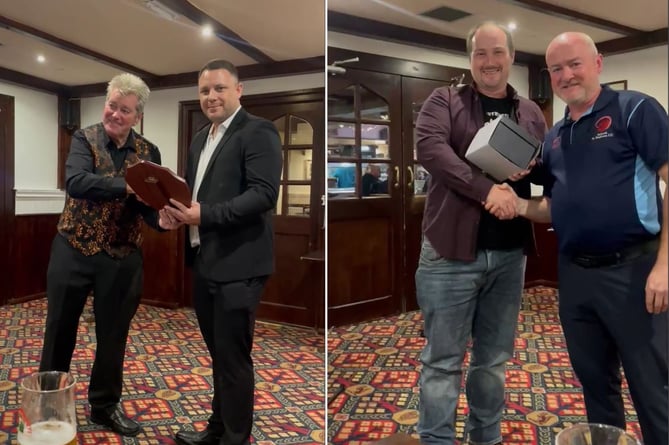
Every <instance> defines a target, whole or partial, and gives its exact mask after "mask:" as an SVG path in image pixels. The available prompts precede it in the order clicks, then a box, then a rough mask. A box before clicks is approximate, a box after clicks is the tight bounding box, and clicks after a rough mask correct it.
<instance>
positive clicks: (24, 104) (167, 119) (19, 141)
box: [0, 73, 325, 214]
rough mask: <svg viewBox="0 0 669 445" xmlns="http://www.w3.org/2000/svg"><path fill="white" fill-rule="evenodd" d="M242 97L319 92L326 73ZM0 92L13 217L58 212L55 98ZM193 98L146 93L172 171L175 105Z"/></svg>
mask: <svg viewBox="0 0 669 445" xmlns="http://www.w3.org/2000/svg"><path fill="white" fill-rule="evenodd" d="M243 83H244V94H245V95H252V94H264V93H271V92H279V91H292V90H301V89H305V88H322V87H324V85H325V74H324V73H315V74H304V75H297V76H289V77H277V78H267V79H258V80H249V81H247V82H243ZM0 93H2V94H7V95H10V96H14V97H15V109H16V114H15V134H16V144H15V171H16V190H17V197H16V214H38V213H60V212H61V211H62V210H63V204H64V195H63V193H62V192H61V191H59V190H57V183H58V182H57V169H58V167H57V165H58V99H57V97H56V96H55V95H50V94H47V93H39V92H35V91H33V90H29V89H26V88H22V87H15V86H12V85H5V84H3V83H0ZM194 99H197V87H196V86H193V87H188V88H176V89H169V90H156V91H152V92H151V96H150V98H149V102H148V104H147V106H146V108H145V110H144V134H145V135H146V137H147V138H148V139H149V140H150V141H151V142H153V143H155V144H156V145H157V146H158V147H159V148H160V152H161V155H162V160H163V164H164V165H165V166H167V167H169V168H171V169H172V170H176V168H177V153H178V151H177V144H178V133H179V116H178V113H179V102H180V101H184V100H194ZM103 105H104V97H103V96H100V97H92V98H85V99H82V100H81V126H82V127H85V126H87V125H91V124H94V123H96V122H99V121H100V120H101V118H102V108H103Z"/></svg>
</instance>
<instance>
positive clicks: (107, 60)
mask: <svg viewBox="0 0 669 445" xmlns="http://www.w3.org/2000/svg"><path fill="white" fill-rule="evenodd" d="M0 25H2V26H3V27H4V28H6V29H8V30H10V31H14V32H15V33H17V34H21V35H24V36H27V37H31V38H33V39H37V40H39V41H41V42H44V43H46V44H48V45H51V46H55V47H56V48H60V49H62V50H64V51H67V52H69V53H72V54H75V55H77V56H79V57H84V58H86V59H89V60H93V61H94V62H98V63H104V64H105V65H108V66H111V67H113V68H117V69H118V68H121V69H122V70H124V71H128V72H130V73H134V74H137V75H138V76H140V77H143V78H151V77H155V76H156V75H155V74H153V73H150V72H148V71H144V70H142V69H140V68H137V67H136V66H133V65H130V64H129V63H125V62H123V61H121V60H118V59H114V58H112V57H109V56H106V55H104V54H101V53H99V52H96V51H93V50H91V49H88V48H84V47H83V46H79V45H77V44H76V43H72V42H68V41H67V40H64V39H61V38H59V37H56V36H54V35H52V34H49V33H46V32H44V31H40V30H39V29H36V28H33V27H32V26H28V25H25V24H23V23H19V22H17V21H14V20H12V19H10V18H8V17H5V16H4V15H0Z"/></svg>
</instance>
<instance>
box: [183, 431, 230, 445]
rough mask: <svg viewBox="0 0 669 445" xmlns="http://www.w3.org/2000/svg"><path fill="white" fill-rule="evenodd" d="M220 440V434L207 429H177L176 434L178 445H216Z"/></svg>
mask: <svg viewBox="0 0 669 445" xmlns="http://www.w3.org/2000/svg"><path fill="white" fill-rule="evenodd" d="M220 440H221V436H220V434H215V433H214V432H213V431H211V430H209V429H205V430H202V431H179V432H178V433H177V435H176V442H177V443H178V444H179V445H218V443H219V441H220Z"/></svg>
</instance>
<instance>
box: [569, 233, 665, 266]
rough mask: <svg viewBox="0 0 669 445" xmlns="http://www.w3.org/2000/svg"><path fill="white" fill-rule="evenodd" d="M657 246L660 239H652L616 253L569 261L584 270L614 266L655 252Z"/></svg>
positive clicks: (582, 255)
mask: <svg viewBox="0 0 669 445" xmlns="http://www.w3.org/2000/svg"><path fill="white" fill-rule="evenodd" d="M659 246H660V239H659V238H653V239H651V240H648V241H644V242H642V243H639V244H635V245H633V246H629V247H626V248H624V249H621V250H619V251H617V252H613V253H608V254H603V255H602V254H600V255H588V254H577V255H573V256H572V257H571V258H570V259H571V261H572V262H573V263H575V264H578V265H579V266H581V267H584V268H586V269H590V268H595V267H608V266H615V265H616V264H620V263H624V262H625V261H629V260H633V259H635V258H638V257H640V256H642V255H645V254H647V253H652V252H657V250H658V248H659Z"/></svg>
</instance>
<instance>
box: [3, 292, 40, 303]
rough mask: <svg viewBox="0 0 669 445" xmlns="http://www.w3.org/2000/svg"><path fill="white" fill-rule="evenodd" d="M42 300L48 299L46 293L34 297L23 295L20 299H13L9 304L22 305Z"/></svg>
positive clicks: (33, 295)
mask: <svg viewBox="0 0 669 445" xmlns="http://www.w3.org/2000/svg"><path fill="white" fill-rule="evenodd" d="M40 298H46V292H38V293H36V294H32V295H22V296H20V297H12V298H10V299H9V301H8V302H7V304H21V303H26V302H28V301H33V300H39V299H40Z"/></svg>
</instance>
